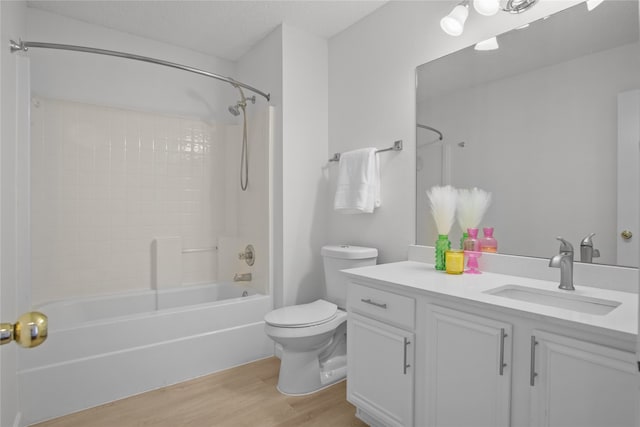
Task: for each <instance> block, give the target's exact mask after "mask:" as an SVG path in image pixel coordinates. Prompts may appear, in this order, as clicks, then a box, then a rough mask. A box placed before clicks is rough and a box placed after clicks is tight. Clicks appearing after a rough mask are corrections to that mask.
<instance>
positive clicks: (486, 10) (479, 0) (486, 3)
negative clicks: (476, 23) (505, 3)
mask: <svg viewBox="0 0 640 427" xmlns="http://www.w3.org/2000/svg"><path fill="white" fill-rule="evenodd" d="M473 8H474V9H475V10H476V12H478V13H479V14H480V15H484V16H493V15H495V14H496V13H498V10H500V2H499V1H498V0H474V1H473Z"/></svg>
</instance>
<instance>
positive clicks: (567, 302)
mask: <svg viewBox="0 0 640 427" xmlns="http://www.w3.org/2000/svg"><path fill="white" fill-rule="evenodd" d="M484 293H487V294H490V295H495V296H497V297H503V298H509V299H514V300H518V301H525V302H530V303H533V304H540V305H546V306H549V307H557V308H563V309H565V310H572V311H577V312H579V313H587V314H596V315H601V316H602V315H605V314H607V313H610V312H611V311H613V309H615V308H616V307H618V306H619V305H620V303H619V302H618V301H611V300H605V299H600V298H592V297H585V296H582V295H575V294H573V295H572V294H569V293H563V292H554V291H547V290H543V289H536V288H529V287H527V286H520V285H506V286H501V287H499V288H495V289H490V290H488V291H485V292H484Z"/></svg>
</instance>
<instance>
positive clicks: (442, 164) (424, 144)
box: [416, 123, 466, 185]
mask: <svg viewBox="0 0 640 427" xmlns="http://www.w3.org/2000/svg"><path fill="white" fill-rule="evenodd" d="M416 128H417V129H425V130H428V131H430V132H433V133H435V134H436V137H435V138H434V137H433V136H431V137H430V138H423V137H422V136H421V134H422V133H423V132H418V134H417V138H416V171H417V172H421V171H422V169H423V168H424V167H425V162H427V163H428V169H430V171H429V172H426V171H425V173H430V174H433V173H436V174H437V175H438V176H439V177H438V178H437V179H436V181H434V182H437V181H439V183H440V185H447V184H451V172H452V168H453V153H452V152H451V149H452V145H453V144H455V145H456V146H458V147H460V148H464V147H465V145H466V142H465V141H459V142H455V141H454V140H446V139H445V138H444V134H443V133H442V132H441V131H439V130H438V129H436V128H434V127H431V126H427V125H424V124H421V123H416ZM425 139H426V140H425ZM434 162H435V163H434ZM436 171H439V172H436ZM432 179H433V178H432Z"/></svg>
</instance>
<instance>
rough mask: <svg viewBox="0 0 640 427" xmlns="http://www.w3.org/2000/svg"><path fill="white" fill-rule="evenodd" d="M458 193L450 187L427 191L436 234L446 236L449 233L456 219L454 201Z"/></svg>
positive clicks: (432, 188)
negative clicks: (436, 230)
mask: <svg viewBox="0 0 640 427" xmlns="http://www.w3.org/2000/svg"><path fill="white" fill-rule="evenodd" d="M457 196H458V192H457V191H456V189H455V188H453V187H452V186H450V185H445V186H444V187H431V189H430V190H428V191H427V197H429V205H430V206H431V214H432V215H433V219H434V221H435V223H436V228H437V229H438V234H442V235H447V234H449V231H451V226H453V221H454V220H455V217H456V199H457Z"/></svg>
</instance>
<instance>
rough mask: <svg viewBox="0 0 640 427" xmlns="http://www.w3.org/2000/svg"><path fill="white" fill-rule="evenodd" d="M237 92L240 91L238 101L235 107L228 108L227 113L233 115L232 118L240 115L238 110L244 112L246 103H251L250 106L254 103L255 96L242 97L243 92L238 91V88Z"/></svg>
mask: <svg viewBox="0 0 640 427" xmlns="http://www.w3.org/2000/svg"><path fill="white" fill-rule="evenodd" d="M238 90H239V91H240V98H241V99H240V101H238V103H237V104H236V105H230V106H229V112H230V113H231V114H233V115H234V116H239V115H240V109H241V108H242V110H243V111H244V109H245V107H246V106H247V101H251V103H252V104H255V103H256V96H255V95H253V96H249V97H245V96H244V92H242V89H240V87H238Z"/></svg>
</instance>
